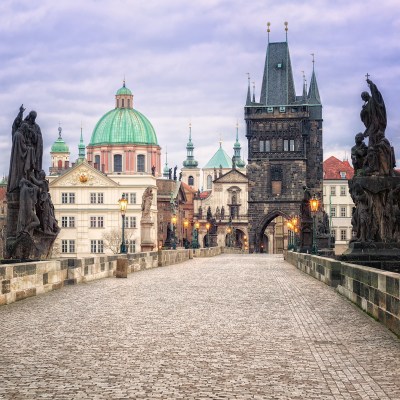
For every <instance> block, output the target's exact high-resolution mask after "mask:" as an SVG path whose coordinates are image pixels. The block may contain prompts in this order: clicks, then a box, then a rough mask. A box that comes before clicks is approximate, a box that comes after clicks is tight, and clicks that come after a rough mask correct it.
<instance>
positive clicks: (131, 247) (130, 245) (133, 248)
mask: <svg viewBox="0 0 400 400" xmlns="http://www.w3.org/2000/svg"><path fill="white" fill-rule="evenodd" d="M126 246H128V253H136V241H135V240H127V241H126Z"/></svg>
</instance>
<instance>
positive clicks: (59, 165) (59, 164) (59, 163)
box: [58, 160, 62, 169]
mask: <svg viewBox="0 0 400 400" xmlns="http://www.w3.org/2000/svg"><path fill="white" fill-rule="evenodd" d="M58 168H59V169H62V160H58Z"/></svg>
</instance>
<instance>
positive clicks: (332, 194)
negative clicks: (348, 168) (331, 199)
mask: <svg viewBox="0 0 400 400" xmlns="http://www.w3.org/2000/svg"><path fill="white" fill-rule="evenodd" d="M331 196H336V186H331Z"/></svg>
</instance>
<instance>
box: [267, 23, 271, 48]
mask: <svg viewBox="0 0 400 400" xmlns="http://www.w3.org/2000/svg"><path fill="white" fill-rule="evenodd" d="M270 26H271V22H267V33H268V43H269V33H270V32H271V29H270V28H269V27H270Z"/></svg>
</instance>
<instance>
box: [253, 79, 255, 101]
mask: <svg viewBox="0 0 400 400" xmlns="http://www.w3.org/2000/svg"><path fill="white" fill-rule="evenodd" d="M255 102H256V83H255V82H253V103H255Z"/></svg>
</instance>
